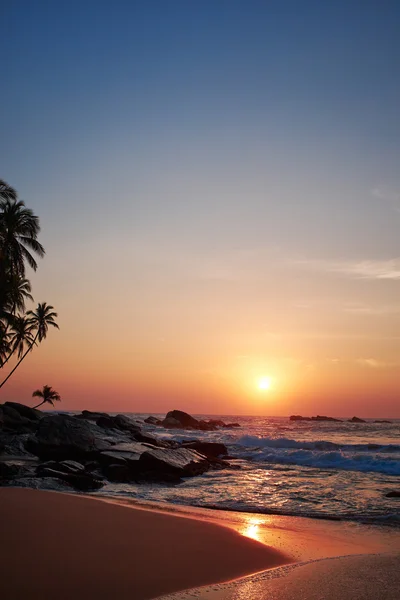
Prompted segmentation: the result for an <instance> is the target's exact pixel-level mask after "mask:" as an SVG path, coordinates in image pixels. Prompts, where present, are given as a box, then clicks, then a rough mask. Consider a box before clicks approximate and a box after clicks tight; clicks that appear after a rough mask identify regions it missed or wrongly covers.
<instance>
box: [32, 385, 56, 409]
mask: <svg viewBox="0 0 400 600" xmlns="http://www.w3.org/2000/svg"><path fill="white" fill-rule="evenodd" d="M35 396H37V397H38V398H43V401H42V402H40V403H39V404H37V405H36V406H34V407H33V408H38V407H39V406H42V404H45V403H47V404H51V405H52V406H54V402H61V396H60V394H59V393H58V392H56V390H53V388H52V387H51V385H44V386H43V389H41V390H35V391H34V392H33V394H32V398H34V397H35Z"/></svg>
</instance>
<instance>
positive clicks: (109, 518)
mask: <svg viewBox="0 0 400 600" xmlns="http://www.w3.org/2000/svg"><path fill="white" fill-rule="evenodd" d="M166 508H167V510H162V507H158V508H157V507H154V506H153V507H151V506H141V507H138V506H135V505H134V504H132V503H129V502H124V501H119V502H118V501H115V502H114V501H112V502H110V501H109V500H108V501H105V502H104V501H101V500H100V499H97V498H96V499H95V498H90V497H83V496H74V495H69V494H61V493H55V492H43V491H37V490H29V489H16V488H8V489H7V488H5V489H2V490H0V511H1V514H2V526H1V560H0V577H1V582H2V598H5V599H6V600H16V599H22V598H27V597H31V598H39V597H40V598H45V599H46V598H49V599H50V598H55V597H57V598H59V599H66V600H67V599H72V598H74V599H80V598H82V599H83V598H86V599H87V598H101V599H102V598H104V599H111V598H122V599H124V598H126V599H128V598H129V599H131V600H145V599H150V598H156V597H160V596H163V595H168V594H173V596H172V597H174V598H182V599H184V598H188V597H189V596H188V594H189V592H188V591H184V590H189V589H192V588H197V589H196V591H192V592H190V594H192V595H191V596H190V597H192V596H193V597H196V598H203V597H204V598H205V597H207V598H211V599H214V598H215V600H217V599H218V600H223V599H226V600H234V599H239V598H247V599H248V600H254V599H255V598H257V599H260V600H262V599H263V598H276V599H282V600H291V599H292V598H293V599H294V598H295V597H296V599H299V598H304V600H306V599H311V598H312V599H313V598H326V599H328V598H332V599H333V598H338V597H341V598H349V599H350V598H351V599H361V598H363V599H364V598H370V597H371V598H372V597H373V596H367V595H365V594H366V591H365V590H368V593H369V592H371V593H372V591H371V590H374V593H375V594H376V595H375V596H374V597H379V598H385V599H387V600H389V599H390V600H391V599H392V598H393V599H395V598H397V596H395V595H393V594H394V593H395V592H396V590H398V586H397V584H398V583H399V582H398V575H397V572H398V567H399V564H400V561H399V554H398V553H399V551H400V540H398V539H397V538H398V537H399V536H397V537H396V536H395V535H392V532H386V533H385V532H382V534H381V535H376V534H374V532H373V531H372V532H371V530H370V529H368V528H354V527H351V526H348V525H347V526H346V525H341V524H339V525H338V524H336V523H329V522H316V521H312V520H307V519H306V520H302V519H289V518H279V517H277V518H275V517H272V518H269V517H268V518H267V517H264V522H263V517H262V516H260V515H257V516H255V515H242V516H241V515H240V514H239V513H236V514H233V515H226V514H225V515H222V514H221V515H219V514H218V513H217V512H216V511H214V512H212V511H208V513H212V517H210V518H209V519H207V511H196V510H195V509H194V510H193V509H183V510H182V511H181V512H179V511H176V510H169V509H168V507H166ZM256 521H257V522H256ZM396 540H397V541H396ZM267 544H268V545H267ZM383 552H390V554H389V555H387V556H384V555H382V553H383ZM351 554H353V555H356V556H352V557H347V558H335V557H338V556H343V555H351ZM361 554H362V555H363V556H360V555H361ZM321 559H322V560H321ZM346 561H347V562H346ZM249 575H251V576H250V577H249ZM243 577H244V579H240V578H243ZM368 578H369V579H368ZM369 580H370V581H369ZM351 581H354V582H356V583H355V584H354V585H351V584H350V582H351ZM224 582H228V583H224ZM203 586H205V587H203ZM207 586H211V587H207ZM362 586H364V587H362ZM379 586H380V587H379ZM396 586H397V587H396ZM378 588H379V589H378ZM363 590H364V591H363ZM396 593H397V592H396ZM301 594H302V595H301ZM318 594H319V595H318ZM338 594H339V595H338ZM357 594H358V595H357ZM360 594H361V595H360ZM391 594H392V595H391Z"/></svg>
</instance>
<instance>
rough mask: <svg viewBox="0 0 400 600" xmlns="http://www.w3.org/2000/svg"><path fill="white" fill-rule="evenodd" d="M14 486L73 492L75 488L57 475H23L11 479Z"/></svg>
mask: <svg viewBox="0 0 400 600" xmlns="http://www.w3.org/2000/svg"><path fill="white" fill-rule="evenodd" d="M10 485H12V486H13V487H22V488H30V489H33V490H51V491H55V492H72V491H73V488H72V487H71V486H70V485H69V483H67V482H66V481H62V480H61V479H58V478H56V477H22V478H17V479H13V480H12V481H10Z"/></svg>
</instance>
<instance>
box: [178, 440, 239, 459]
mask: <svg viewBox="0 0 400 600" xmlns="http://www.w3.org/2000/svg"><path fill="white" fill-rule="evenodd" d="M182 447H183V448H189V449H191V450H196V452H199V453H200V454H203V455H204V456H206V457H207V458H216V457H217V456H226V455H227V454H228V449H227V447H226V446H225V444H220V443H218V442H200V441H199V440H195V441H192V442H182Z"/></svg>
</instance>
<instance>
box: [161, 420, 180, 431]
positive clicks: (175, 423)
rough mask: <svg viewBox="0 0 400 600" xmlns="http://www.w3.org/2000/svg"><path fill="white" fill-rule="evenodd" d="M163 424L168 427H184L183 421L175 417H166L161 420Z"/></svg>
mask: <svg viewBox="0 0 400 600" xmlns="http://www.w3.org/2000/svg"><path fill="white" fill-rule="evenodd" d="M161 425H162V426H163V427H165V428H166V429H182V427H183V426H182V423H181V422H180V421H178V419H174V418H173V417H166V418H165V419H164V420H163V421H161Z"/></svg>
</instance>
